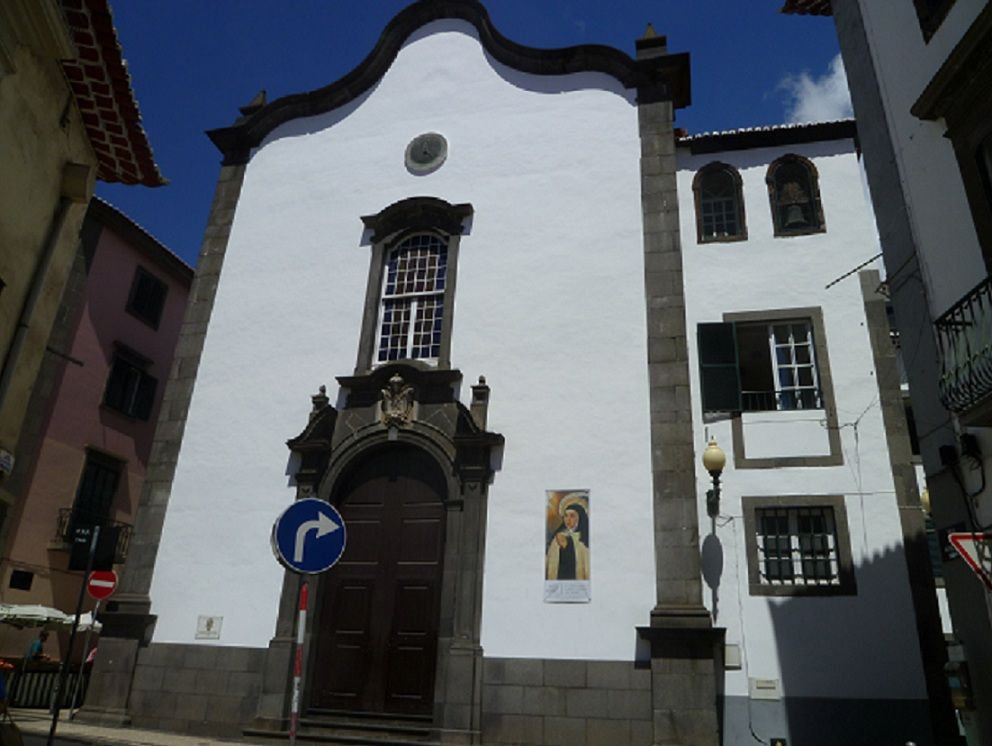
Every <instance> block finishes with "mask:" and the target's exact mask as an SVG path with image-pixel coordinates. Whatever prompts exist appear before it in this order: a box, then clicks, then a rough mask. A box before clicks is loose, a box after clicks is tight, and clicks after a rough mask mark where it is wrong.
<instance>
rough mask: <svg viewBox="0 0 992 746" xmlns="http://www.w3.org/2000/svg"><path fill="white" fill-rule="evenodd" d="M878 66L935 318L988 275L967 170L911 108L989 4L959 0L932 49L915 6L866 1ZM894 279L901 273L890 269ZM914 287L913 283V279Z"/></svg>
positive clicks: (933, 126) (940, 126)
mask: <svg viewBox="0 0 992 746" xmlns="http://www.w3.org/2000/svg"><path fill="white" fill-rule="evenodd" d="M860 5H861V13H862V17H863V18H864V25H865V33H866V35H867V37H868V43H869V45H870V47H871V55H872V63H873V64H874V66H875V69H876V73H877V75H878V77H879V79H880V80H881V81H882V84H881V93H882V99H883V102H884V106H885V109H886V113H887V114H888V126H889V132H890V135H891V138H892V142H893V146H894V149H895V153H896V160H897V162H898V166H899V172H900V176H901V179H902V181H903V184H904V187H905V193H906V197H907V208H908V210H909V215H910V220H911V221H912V224H913V230H914V232H915V233H916V236H917V246H918V247H919V250H920V254H921V257H920V258H921V265H922V271H923V274H924V278H925V279H926V282H927V285H928V290H929V302H930V312H931V314H932V315H933V317H934V318H936V317H937V316H939V315H940V314H942V313H943V312H944V311H946V310H947V309H948V308H949V307H950V306H952V305H953V304H954V303H956V302H957V301H958V300H959V299H960V298H961V297H962V296H963V295H964V294H965V293H966V292H968V291H969V290H971V289H972V288H973V287H974V286H975V285H976V284H977V283H978V280H979V279H980V278H982V277H984V276H985V275H986V271H985V265H984V262H983V260H982V253H981V249H980V248H979V245H978V237H977V235H976V233H975V224H974V221H973V219H972V217H971V211H970V210H969V208H968V200H967V197H966V196H965V191H964V185H963V183H962V181H961V170H960V167H959V166H958V163H957V159H956V157H955V155H954V150H953V148H952V147H951V142H950V140H948V139H947V138H946V137H944V133H945V132H946V130H947V125H946V123H945V122H944V121H943V120H938V121H936V122H928V121H923V120H920V119H917V118H916V117H914V116H913V115H912V114H911V113H910V108H911V107H912V106H913V104H914V103H915V102H916V100H917V99H918V98H919V96H920V94H921V93H923V90H924V88H926V86H927V84H928V83H929V82H930V80H931V78H933V76H934V74H935V73H936V72H937V71H938V70H939V69H940V66H941V64H942V63H943V62H944V60H946V59H947V56H948V54H950V52H951V51H952V50H953V49H954V47H955V45H956V44H957V43H958V41H959V40H960V39H961V37H962V35H963V34H964V33H965V31H966V30H967V29H968V27H969V26H970V25H971V24H972V22H973V21H974V20H975V18H976V17H977V16H978V14H979V13H980V12H981V10H982V8H983V7H984V6H985V5H986V2H985V0H957V2H955V3H954V4H953V5H952V6H951V9H950V11H948V14H947V17H946V18H945V19H944V21H943V23H942V24H941V26H940V28H938V29H937V31H936V33H935V34H934V35H933V37H932V38H931V39H930V41H929V42H926V43H925V42H924V40H923V34H922V33H921V31H920V23H919V19H918V18H917V15H916V10H915V8H914V6H913V3H912V2H899V3H886V2H877V0H861V1H860ZM889 269H890V271H891V272H892V273H893V275H895V274H896V270H897V269H898V268H896V267H890V268H889ZM911 281H912V280H911Z"/></svg>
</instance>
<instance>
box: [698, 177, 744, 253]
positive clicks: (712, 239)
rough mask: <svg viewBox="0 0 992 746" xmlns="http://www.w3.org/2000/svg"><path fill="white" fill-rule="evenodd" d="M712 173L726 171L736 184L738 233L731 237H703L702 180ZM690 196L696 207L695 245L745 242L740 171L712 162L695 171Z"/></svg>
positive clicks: (742, 188)
mask: <svg viewBox="0 0 992 746" xmlns="http://www.w3.org/2000/svg"><path fill="white" fill-rule="evenodd" d="M712 171H726V172H727V173H729V174H730V175H731V176H732V177H733V179H734V183H735V184H736V187H737V190H736V194H735V198H736V200H737V224H738V233H737V234H736V235H733V236H704V235H703V209H702V203H703V200H702V184H701V182H702V179H703V177H705V176H706V175H707V174H708V173H710V172H712ZM692 194H693V199H694V201H695V206H696V243H731V242H734V241H746V240H747V217H746V214H745V211H744V181H743V180H742V179H741V174H740V171H738V170H737V169H736V168H735V167H734V166H731V165H730V164H729V163H723V162H722V161H713V162H712V163H707V164H706V165H705V166H703V167H702V168H700V169H699V170H698V171H696V175H695V176H694V177H693V178H692Z"/></svg>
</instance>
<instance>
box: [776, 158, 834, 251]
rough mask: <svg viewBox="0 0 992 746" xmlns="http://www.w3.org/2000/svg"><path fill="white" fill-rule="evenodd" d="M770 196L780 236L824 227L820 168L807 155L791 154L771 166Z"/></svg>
mask: <svg viewBox="0 0 992 746" xmlns="http://www.w3.org/2000/svg"><path fill="white" fill-rule="evenodd" d="M766 182H767V183H768V196H769V199H770V200H771V209H772V221H773V222H774V224H775V235H776V236H799V235H803V234H806V233H820V232H822V231H823V230H824V223H823V206H822V205H821V204H820V187H819V183H818V181H817V176H816V168H815V167H814V166H813V164H812V163H810V162H809V161H808V160H806V159H805V158H802V157H800V156H798V155H787V156H783V157H782V158H779V159H778V160H777V161H775V162H774V163H773V164H772V165H771V166H769V167H768V176H767V177H766Z"/></svg>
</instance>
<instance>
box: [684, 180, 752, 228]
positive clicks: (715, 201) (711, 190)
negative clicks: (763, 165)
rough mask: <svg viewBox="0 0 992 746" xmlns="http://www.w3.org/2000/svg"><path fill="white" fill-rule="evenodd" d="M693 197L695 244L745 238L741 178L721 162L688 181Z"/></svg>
mask: <svg viewBox="0 0 992 746" xmlns="http://www.w3.org/2000/svg"><path fill="white" fill-rule="evenodd" d="M692 190H693V193H694V194H695V197H696V235H697V239H698V241H699V243H709V242H711V241H743V240H744V239H746V238H747V226H746V224H745V222H744V198H743V195H742V192H741V175H740V174H739V173H737V169H735V168H734V167H733V166H728V165H727V164H725V163H711V164H709V165H708V166H704V167H703V168H702V169H700V170H699V172H698V173H697V174H696V178H695V179H693V182H692Z"/></svg>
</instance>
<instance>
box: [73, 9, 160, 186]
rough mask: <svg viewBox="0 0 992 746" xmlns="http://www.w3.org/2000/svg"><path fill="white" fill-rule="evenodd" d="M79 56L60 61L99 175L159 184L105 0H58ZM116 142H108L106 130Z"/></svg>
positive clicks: (116, 179) (125, 180) (129, 77)
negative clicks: (74, 58) (95, 159)
mask: <svg viewBox="0 0 992 746" xmlns="http://www.w3.org/2000/svg"><path fill="white" fill-rule="evenodd" d="M61 3H62V8H63V10H64V11H65V17H66V20H67V21H68V24H69V30H70V32H71V33H72V38H73V40H74V41H75V43H76V49H77V50H78V58H77V59H76V60H66V61H64V62H63V63H62V69H63V70H64V71H65V76H66V78H67V79H68V80H69V81H70V84H71V86H72V90H73V94H74V96H75V99H76V103H77V105H78V107H79V110H80V114H81V116H82V120H83V124H84V126H85V127H86V133H87V135H88V136H89V139H90V143H91V144H92V145H93V150H94V152H95V153H96V156H97V162H98V164H97V176H98V178H99V179H101V180H102V181H108V182H123V183H125V184H144V185H146V186H161V185H163V184H165V183H166V180H165V179H164V178H163V177H162V174H161V173H160V172H159V169H158V166H157V165H156V163H155V159H154V157H153V156H152V150H151V145H150V143H149V142H148V135H147V134H146V133H145V130H144V128H143V127H142V125H141V114H140V112H139V111H138V105H137V101H136V100H135V97H134V91H133V90H132V88H131V76H130V75H129V74H128V72H127V63H126V62H125V61H124V58H123V57H122V56H121V48H120V42H119V41H118V39H117V32H116V31H115V29H114V24H113V18H112V16H111V13H110V6H109V5H108V0H61ZM108 133H109V134H111V135H116V137H113V138H111V140H112V142H113V143H114V146H115V147H114V148H113V149H111V148H110V147H108V146H107V145H106V140H107V134H108Z"/></svg>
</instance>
